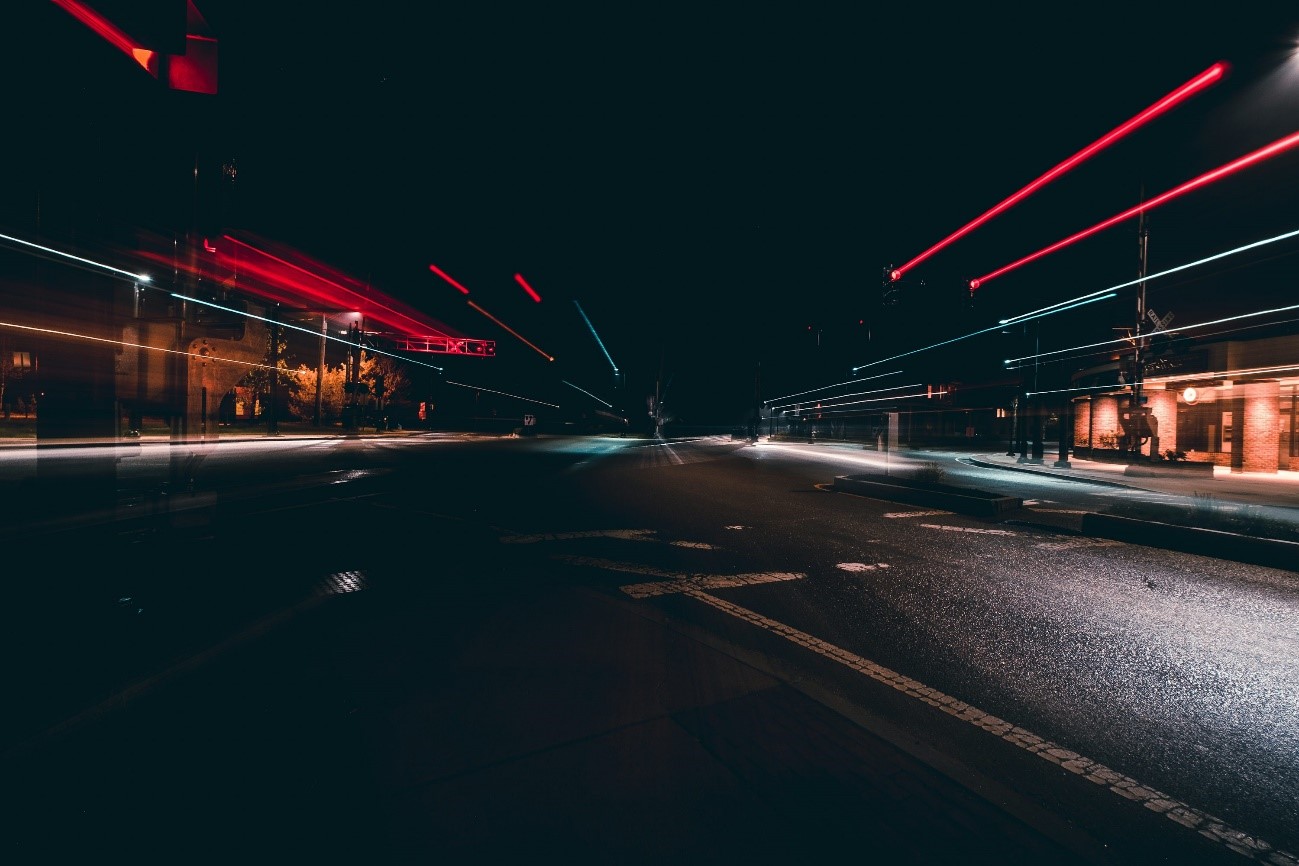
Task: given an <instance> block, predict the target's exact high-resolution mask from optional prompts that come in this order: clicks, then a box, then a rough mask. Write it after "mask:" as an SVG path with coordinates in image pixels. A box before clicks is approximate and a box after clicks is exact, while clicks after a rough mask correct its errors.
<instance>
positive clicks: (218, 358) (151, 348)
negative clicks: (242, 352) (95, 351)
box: [0, 321, 301, 376]
mask: <svg viewBox="0 0 1299 866" xmlns="http://www.w3.org/2000/svg"><path fill="white" fill-rule="evenodd" d="M0 328H14V329H17V330H20V331H30V332H31V333H34V334H49V335H51V336H55V337H73V338H75V339H78V340H86V341H88V342H91V343H107V344H109V345H112V346H122V347H124V348H127V349H145V350H147V351H150V352H162V353H163V354H165V355H181V356H183V357H186V358H195V359H197V360H200V361H212V362H214V363H219V364H238V365H239V366H241V367H253V368H255V369H258V370H272V371H273V370H275V369H276V368H275V367H272V366H270V365H269V364H258V363H256V362H254V361H240V360H237V359H235V358H222V357H221V356H220V355H200V354H198V353H197V352H182V351H181V350H180V349H166V348H163V347H162V346H150V345H147V344H145V343H131V342H127V341H126V340H110V339H109V338H107V337H93V336H91V335H90V334H78V333H77V332H76V331H60V330H56V329H54V328H39V327H37V326H35V325H24V324H21V323H19V322H4V321H0ZM279 372H281V373H283V374H285V375H287V376H298V375H301V371H299V370H280V371H279Z"/></svg>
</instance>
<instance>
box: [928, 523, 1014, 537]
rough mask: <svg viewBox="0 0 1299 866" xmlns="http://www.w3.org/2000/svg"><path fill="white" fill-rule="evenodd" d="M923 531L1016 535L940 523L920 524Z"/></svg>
mask: <svg viewBox="0 0 1299 866" xmlns="http://www.w3.org/2000/svg"><path fill="white" fill-rule="evenodd" d="M920 525H921V526H922V527H924V528H925V529H941V530H943V531H944V532H975V533H978V534H980V535H1018V534H1019V533H1017V532H1011V531H1010V530H1009V529H978V528H976V527H971V526H944V525H943V524H941V523H922V524H920Z"/></svg>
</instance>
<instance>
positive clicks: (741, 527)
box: [722, 524, 749, 529]
mask: <svg viewBox="0 0 1299 866" xmlns="http://www.w3.org/2000/svg"><path fill="white" fill-rule="evenodd" d="M748 528H749V527H747V526H740V525H739V524H735V525H732V526H723V527H722V529H748Z"/></svg>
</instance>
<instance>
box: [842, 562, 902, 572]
mask: <svg viewBox="0 0 1299 866" xmlns="http://www.w3.org/2000/svg"><path fill="white" fill-rule="evenodd" d="M888 567H889V564H888V563H887V562H841V563H839V564H838V565H836V566H835V568H838V569H840V570H842V571H874V570H875V569H877V568H888Z"/></svg>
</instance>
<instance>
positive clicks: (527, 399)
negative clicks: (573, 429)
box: [442, 379, 559, 409]
mask: <svg viewBox="0 0 1299 866" xmlns="http://www.w3.org/2000/svg"><path fill="white" fill-rule="evenodd" d="M442 381H443V382H446V383H447V384H448V385H455V386H457V387H460V388H472V389H473V390H475V391H486V392H488V393H489V394H500V395H501V396H502V397H509V398H511V399H513V400H522V401H524V402H525V403H539V404H541V405H542V406H550V407H551V408H554V409H558V408H559V406H557V405H556V404H554V403H547V402H546V401H545V400H534V399H532V398H531V397H520V396H519V395H518V394H510V393H507V392H505V391H497V390H495V389H492V388H483V387H481V386H479V385H466V384H465V383H464V382H452V381H451V380H450V379H443V380H442Z"/></svg>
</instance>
